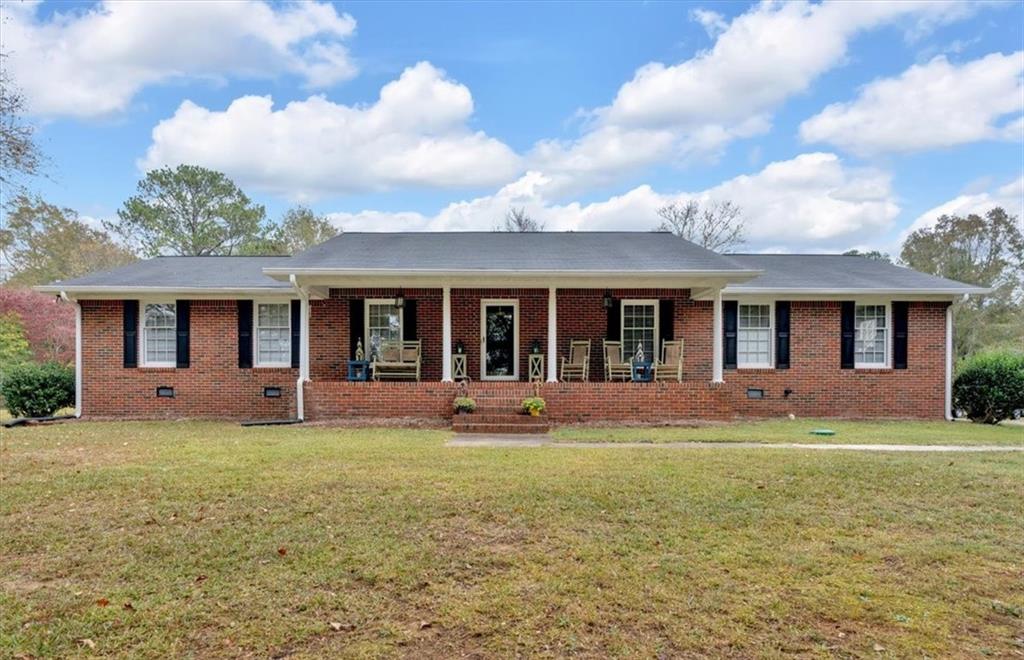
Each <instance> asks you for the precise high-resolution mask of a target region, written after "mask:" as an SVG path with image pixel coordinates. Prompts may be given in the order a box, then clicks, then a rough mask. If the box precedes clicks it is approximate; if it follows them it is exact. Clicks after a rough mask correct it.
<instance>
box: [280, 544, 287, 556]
mask: <svg viewBox="0 0 1024 660" xmlns="http://www.w3.org/2000/svg"><path fill="white" fill-rule="evenodd" d="M277 554H279V555H281V556H282V557H284V556H285V555H286V554H288V548H286V547H284V546H283V545H282V546H281V547H280V548H278V549H277Z"/></svg>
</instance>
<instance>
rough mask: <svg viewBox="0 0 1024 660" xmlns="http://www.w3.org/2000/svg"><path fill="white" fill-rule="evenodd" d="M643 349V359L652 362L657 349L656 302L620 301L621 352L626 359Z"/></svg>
mask: <svg viewBox="0 0 1024 660" xmlns="http://www.w3.org/2000/svg"><path fill="white" fill-rule="evenodd" d="M638 346H643V347H644V358H645V359H646V360H653V359H654V358H655V357H657V355H658V354H657V352H656V351H657V349H658V301H657V300H623V301H622V352H623V353H624V354H625V355H626V357H627V358H628V357H629V356H631V355H636V349H637V347H638Z"/></svg>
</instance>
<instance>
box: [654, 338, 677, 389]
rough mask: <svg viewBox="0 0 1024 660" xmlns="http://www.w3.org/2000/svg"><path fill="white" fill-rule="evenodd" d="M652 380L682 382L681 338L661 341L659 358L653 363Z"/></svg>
mask: <svg viewBox="0 0 1024 660" xmlns="http://www.w3.org/2000/svg"><path fill="white" fill-rule="evenodd" d="M654 380H662V381H668V380H674V381H677V382H680V383H681V382H683V340H682V339H678V340H676V341H667V340H666V341H662V342H661V359H660V360H657V361H655V363H654Z"/></svg>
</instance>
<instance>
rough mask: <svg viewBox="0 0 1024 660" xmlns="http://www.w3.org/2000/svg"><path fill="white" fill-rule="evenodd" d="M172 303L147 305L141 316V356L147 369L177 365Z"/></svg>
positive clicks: (174, 316)
mask: <svg viewBox="0 0 1024 660" xmlns="http://www.w3.org/2000/svg"><path fill="white" fill-rule="evenodd" d="M175 318H176V315H175V307H174V303H149V304H147V305H146V306H145V308H144V310H143V315H142V347H143V350H142V355H143V356H144V359H145V363H144V364H145V365H146V366H149V367H173V366H174V365H175V364H177V342H176V341H175V334H176V330H177V328H176V323H175Z"/></svg>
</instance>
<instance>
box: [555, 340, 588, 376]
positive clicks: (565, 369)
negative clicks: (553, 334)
mask: <svg viewBox="0 0 1024 660" xmlns="http://www.w3.org/2000/svg"><path fill="white" fill-rule="evenodd" d="M589 379H590V340H589V339H574V340H573V341H571V342H569V358H568V359H566V358H564V357H563V358H562V373H561V377H560V378H559V380H561V381H563V382H564V381H568V380H589Z"/></svg>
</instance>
